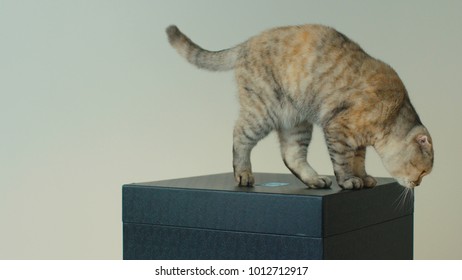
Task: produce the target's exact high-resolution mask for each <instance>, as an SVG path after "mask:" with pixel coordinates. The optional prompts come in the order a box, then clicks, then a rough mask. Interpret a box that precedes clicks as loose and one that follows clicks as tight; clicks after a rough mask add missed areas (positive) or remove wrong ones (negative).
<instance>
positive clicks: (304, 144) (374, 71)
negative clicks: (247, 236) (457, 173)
mask: <svg viewBox="0 0 462 280" xmlns="http://www.w3.org/2000/svg"><path fill="white" fill-rule="evenodd" d="M166 32H167V35H168V40H169V42H170V44H171V45H172V46H173V47H174V48H175V49H176V50H177V51H178V53H179V54H180V55H181V56H183V57H185V58H186V59H187V60H188V61H189V62H190V63H192V64H194V65H196V66H197V67H198V68H202V69H207V70H211V71H225V70H231V69H234V71H235V77H236V81H237V85H238V91H239V102H240V105H241V106H240V114H239V117H238V120H237V121H236V124H235V127H234V132H233V168H234V176H235V179H236V181H237V182H238V183H239V185H241V186H252V185H254V183H255V179H254V176H253V174H252V168H251V162H250V154H251V151H252V149H253V147H254V146H255V145H256V144H257V142H258V141H259V140H261V139H262V138H264V137H265V136H267V135H268V134H269V133H270V132H271V131H273V130H276V131H277V133H278V136H279V141H280V148H281V154H282V158H283V161H284V164H285V165H286V166H287V168H288V169H289V170H290V171H291V172H292V173H293V174H294V175H295V176H296V177H298V178H299V179H300V180H301V181H302V182H303V183H304V184H306V185H307V186H308V187H309V188H329V187H330V186H331V184H332V180H331V179H330V178H329V177H328V176H320V175H318V173H317V172H316V171H315V170H314V169H313V168H312V167H311V166H310V164H309V163H308V162H307V149H308V145H309V144H310V141H311V135H312V131H313V124H315V125H319V126H320V127H321V128H322V130H323V132H324V136H325V141H326V144H327V148H328V151H329V155H330V158H331V161H332V164H333V169H334V174H335V177H336V180H337V183H338V184H339V185H340V186H341V187H343V188H344V189H360V188H363V187H366V188H372V187H374V186H375V185H376V184H377V181H376V180H375V179H374V178H373V177H372V176H370V175H368V174H367V173H366V170H365V162H364V160H365V155H366V147H367V146H373V147H374V148H375V150H376V151H377V153H378V155H379V156H380V157H381V159H382V162H383V164H384V166H385V168H386V169H387V171H388V172H389V173H390V174H391V175H392V176H393V177H394V178H395V179H396V180H397V181H398V183H399V184H401V185H402V186H404V187H407V188H414V187H416V186H418V185H419V184H420V183H421V181H422V177H424V176H425V175H427V174H429V173H430V172H431V171H432V168H433V161H434V160H433V158H434V156H433V142H432V138H431V136H430V134H429V132H428V131H427V129H426V128H425V126H423V124H422V122H421V120H420V118H419V116H418V115H417V112H416V110H415V109H414V107H413V106H412V104H411V102H410V99H409V96H408V93H407V91H406V88H405V87H404V85H403V83H402V81H401V79H400V78H399V77H398V74H397V73H396V72H395V71H394V70H393V69H392V68H391V67H390V66H389V65H387V64H385V63H384V62H382V61H380V60H378V59H375V58H373V57H371V56H370V55H368V54H367V53H366V52H365V51H364V50H363V49H362V48H361V47H360V46H359V45H358V44H356V43H355V42H353V41H352V40H350V39H349V38H348V37H346V36H345V35H343V34H342V33H340V32H338V31H336V30H335V29H333V28H331V27H328V26H324V25H302V26H286V27H279V28H273V29H270V30H267V31H265V32H263V33H261V34H260V35H257V36H254V37H251V38H250V39H249V40H247V41H245V42H243V43H241V44H239V45H237V46H235V47H232V48H229V49H224V50H221V51H208V50H204V49H202V48H201V47H199V46H198V45H196V44H195V43H194V42H193V41H191V40H190V39H189V38H188V37H187V36H186V35H184V34H183V33H182V32H181V31H180V30H179V29H178V28H177V27H176V26H174V25H172V26H169V27H168V28H167V29H166Z"/></svg>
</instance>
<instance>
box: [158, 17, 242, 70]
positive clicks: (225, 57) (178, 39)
mask: <svg viewBox="0 0 462 280" xmlns="http://www.w3.org/2000/svg"><path fill="white" fill-rule="evenodd" d="M166 31H167V35H168V41H169V42H170V44H171V45H172V46H173V47H174V48H175V49H176V50H177V51H178V53H179V54H180V55H181V56H183V57H184V58H186V59H187V60H188V61H189V62H190V63H191V64H193V65H196V66H197V67H199V68H202V69H207V70H210V71H226V70H231V69H233V68H234V65H235V64H236V60H237V58H238V56H239V52H240V49H241V47H240V46H241V45H237V46H236V47H234V48H230V49H226V50H221V51H208V50H204V49H203V48H201V47H199V46H198V45H196V44H195V43H194V42H193V41H191V39H189V38H188V37H187V36H186V35H184V34H183V33H182V32H181V31H180V30H179V29H178V27H176V26H175V25H171V26H169V27H167V30H166Z"/></svg>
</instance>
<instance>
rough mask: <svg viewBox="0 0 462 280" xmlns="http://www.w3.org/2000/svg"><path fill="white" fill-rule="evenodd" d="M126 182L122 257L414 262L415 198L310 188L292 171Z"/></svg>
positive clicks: (387, 190) (385, 182) (396, 190)
mask: <svg viewBox="0 0 462 280" xmlns="http://www.w3.org/2000/svg"><path fill="white" fill-rule="evenodd" d="M255 178H256V182H257V185H256V186H254V187H251V188H247V187H239V186H237V185H236V183H235V182H234V178H233V175H232V174H231V173H225V174H216V175H207V176H200V177H192V178H183V179H174V180H166V181H158V182H149V183H137V184H128V185H124V186H123V188H122V196H123V198H122V201H123V211H122V212H123V214H122V217H123V258H124V259H412V258H413V212H414V197H413V193H412V192H411V193H409V194H407V195H404V188H403V187H401V186H400V185H398V183H396V182H395V181H394V180H392V179H389V178H379V179H378V185H377V187H375V188H373V189H363V190H354V191H347V190H342V189H341V188H340V187H339V186H338V185H336V184H335V180H333V181H334V183H333V186H332V187H331V188H330V189H322V190H315V189H308V188H307V187H306V186H305V185H303V183H301V182H300V181H299V180H298V179H297V178H295V177H294V176H293V175H291V174H267V173H256V174H255ZM332 179H333V178H332Z"/></svg>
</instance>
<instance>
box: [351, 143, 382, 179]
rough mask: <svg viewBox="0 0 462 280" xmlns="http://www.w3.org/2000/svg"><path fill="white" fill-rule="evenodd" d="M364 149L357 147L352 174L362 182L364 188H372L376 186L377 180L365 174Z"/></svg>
mask: <svg viewBox="0 0 462 280" xmlns="http://www.w3.org/2000/svg"><path fill="white" fill-rule="evenodd" d="M365 160H366V147H359V148H358V149H357V150H356V151H355V158H354V162H353V174H354V175H355V176H358V177H359V178H361V179H362V180H363V183H364V187H365V188H373V187H375V185H377V180H375V178H374V177H372V176H370V175H368V174H367V172H366V166H365Z"/></svg>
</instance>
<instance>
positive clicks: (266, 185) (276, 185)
mask: <svg viewBox="0 0 462 280" xmlns="http://www.w3.org/2000/svg"><path fill="white" fill-rule="evenodd" d="M288 184H289V183H283V182H267V183H261V184H258V185H257V186H259V187H269V188H276V187H283V186H287V185H288Z"/></svg>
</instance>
